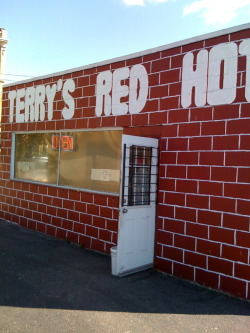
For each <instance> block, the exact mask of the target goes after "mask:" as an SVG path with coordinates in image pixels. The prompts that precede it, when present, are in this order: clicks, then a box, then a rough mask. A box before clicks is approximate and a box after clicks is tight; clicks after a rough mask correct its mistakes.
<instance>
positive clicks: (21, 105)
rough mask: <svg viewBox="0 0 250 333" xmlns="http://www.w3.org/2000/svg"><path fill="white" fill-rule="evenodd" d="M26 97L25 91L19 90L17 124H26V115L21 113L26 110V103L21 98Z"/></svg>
mask: <svg viewBox="0 0 250 333" xmlns="http://www.w3.org/2000/svg"><path fill="white" fill-rule="evenodd" d="M24 96H25V89H24V88H22V89H18V90H17V96H16V122H17V123H23V122H24V113H20V111H22V110H23V109H24V101H23V100H22V101H21V98H24Z"/></svg>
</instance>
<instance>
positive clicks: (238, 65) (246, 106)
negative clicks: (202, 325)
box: [0, 24, 250, 299]
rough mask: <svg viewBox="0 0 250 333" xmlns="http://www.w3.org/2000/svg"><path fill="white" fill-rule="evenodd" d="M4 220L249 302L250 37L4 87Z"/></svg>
mask: <svg viewBox="0 0 250 333" xmlns="http://www.w3.org/2000/svg"><path fill="white" fill-rule="evenodd" d="M0 158H1V160H0V162H1V164H0V182H1V187H0V191H1V192H0V218H3V219H5V220H7V221H11V222H15V223H18V224H20V225H22V226H24V227H28V228H31V229H34V230H37V231H39V232H43V233H47V234H49V235H52V236H55V237H58V238H61V239H67V240H69V241H72V242H74V243H77V244H79V245H81V246H84V247H86V248H90V249H94V250H98V251H101V252H103V253H107V254H110V250H111V248H113V247H114V246H117V249H116V251H117V252H116V254H117V263H116V265H117V267H116V269H117V272H116V273H115V274H116V275H119V276H122V275H125V274H129V273H131V272H135V271H137V270H140V269H143V268H147V267H149V266H150V265H154V267H155V268H156V269H157V270H160V271H162V272H165V273H168V274H172V275H174V276H177V277H180V278H183V279H186V280H190V281H193V282H196V283H198V284H201V285H205V286H207V287H210V288H213V289H216V290H219V291H222V292H226V293H229V294H231V295H234V296H236V297H240V298H244V299H250V249H249V248H250V184H249V183H250V169H249V168H250V25H249V24H247V25H243V26H239V27H235V28H230V29H226V30H223V31H219V32H216V33H212V34H208V35H203V36H199V37H196V38H192V39H188V40H185V41H182V42H178V43H173V44H170V45H165V46H162V47H159V48H156V49H151V50H148V51H143V52H139V53H136V54H132V55H129V56H124V57H121V58H117V59H113V60H109V61H105V62H102V63H97V64H94V65H91V66H85V67H82V68H76V69H72V70H67V71H65V72H60V73H55V74H51V75H47V76H44V77H38V78H35V79H34V78H33V79H32V80H26V81H21V82H19V83H15V84H9V85H5V86H4V90H3V112H2V152H1V157H0Z"/></svg>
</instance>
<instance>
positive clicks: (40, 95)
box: [35, 85, 45, 121]
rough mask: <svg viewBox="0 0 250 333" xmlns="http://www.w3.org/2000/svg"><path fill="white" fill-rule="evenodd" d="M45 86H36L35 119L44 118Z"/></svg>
mask: <svg viewBox="0 0 250 333" xmlns="http://www.w3.org/2000/svg"><path fill="white" fill-rule="evenodd" d="M44 101H45V86H42V85H41V86H37V87H36V95H35V121H38V120H39V119H40V120H44V118H45V106H44Z"/></svg>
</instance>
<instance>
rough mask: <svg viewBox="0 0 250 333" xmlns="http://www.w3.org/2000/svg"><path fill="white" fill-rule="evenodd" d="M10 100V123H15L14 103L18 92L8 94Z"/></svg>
mask: <svg viewBox="0 0 250 333" xmlns="http://www.w3.org/2000/svg"><path fill="white" fill-rule="evenodd" d="M8 98H9V100H10V114H9V121H10V123H13V120H14V104H15V103H14V102H15V99H16V90H12V91H10V92H9V94H8Z"/></svg>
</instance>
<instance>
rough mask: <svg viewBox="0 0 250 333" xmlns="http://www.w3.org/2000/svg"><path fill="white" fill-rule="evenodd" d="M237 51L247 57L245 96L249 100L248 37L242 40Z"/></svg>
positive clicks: (249, 55)
mask: <svg viewBox="0 0 250 333" xmlns="http://www.w3.org/2000/svg"><path fill="white" fill-rule="evenodd" d="M239 51H240V54H241V55H244V56H246V58H247V66H246V87H245V96H246V100H247V101H248V102H250V39H245V40H243V42H242V43H241V44H240V50H239Z"/></svg>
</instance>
